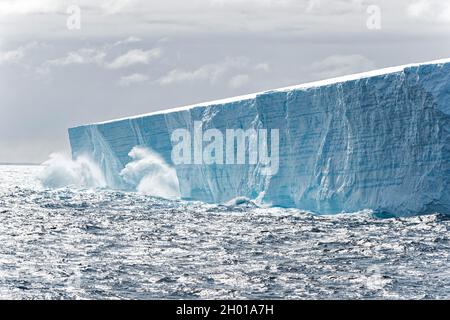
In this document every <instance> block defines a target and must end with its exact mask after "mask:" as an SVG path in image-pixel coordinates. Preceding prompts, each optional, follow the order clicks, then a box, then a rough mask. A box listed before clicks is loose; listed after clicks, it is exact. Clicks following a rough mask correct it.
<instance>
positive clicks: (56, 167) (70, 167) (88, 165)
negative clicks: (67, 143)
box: [39, 153, 106, 188]
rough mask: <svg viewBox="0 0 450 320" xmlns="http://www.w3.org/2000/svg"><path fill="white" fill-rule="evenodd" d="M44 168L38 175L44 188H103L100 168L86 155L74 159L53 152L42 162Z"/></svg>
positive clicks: (103, 179) (104, 184) (103, 180)
mask: <svg viewBox="0 0 450 320" xmlns="http://www.w3.org/2000/svg"><path fill="white" fill-rule="evenodd" d="M43 166H44V169H43V170H42V172H41V173H40V175H39V180H40V182H41V184H42V185H43V186H44V187H46V188H62V187H67V186H73V187H81V188H104V187H106V181H105V178H104V176H103V174H102V172H101V170H100V168H99V167H98V166H97V165H96V164H95V163H94V162H93V161H92V160H90V159H89V158H88V157H87V156H80V157H78V158H76V159H74V160H72V159H71V158H69V157H67V156H65V155H63V154H60V153H53V154H51V155H50V158H49V160H47V161H45V162H44V163H43Z"/></svg>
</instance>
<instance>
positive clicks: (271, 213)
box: [0, 165, 450, 299]
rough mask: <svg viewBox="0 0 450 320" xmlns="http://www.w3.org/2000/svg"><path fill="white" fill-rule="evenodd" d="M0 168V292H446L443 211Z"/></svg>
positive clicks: (187, 295)
mask: <svg viewBox="0 0 450 320" xmlns="http://www.w3.org/2000/svg"><path fill="white" fill-rule="evenodd" d="M42 170H43V167H42V166H10V165H5V166H0V298H2V299H299V298H301V299H383V298H385V299H410V298H411V299H448V298H450V259H449V253H450V234H449V228H450V217H447V216H445V215H441V214H434V215H429V216H417V217H410V218H390V219H380V218H377V217H374V216H373V214H372V213H371V212H370V211H369V210H365V211H361V212H356V213H349V214H340V215H335V216H321V215H315V214H312V213H310V212H303V211H301V210H297V209H282V208H262V207H258V206H256V205H254V204H253V203H251V202H242V203H240V204H239V202H236V203H235V204H229V205H214V204H205V203H201V202H188V201H181V200H164V199H162V198H156V197H150V196H147V195H144V194H140V193H137V192H122V191H117V190H109V189H107V188H80V187H73V186H65V187H62V188H54V189H49V188H44V187H43V186H42V185H41V183H40V180H39V176H40V174H41V173H42Z"/></svg>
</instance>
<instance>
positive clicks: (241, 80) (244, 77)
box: [228, 74, 250, 89]
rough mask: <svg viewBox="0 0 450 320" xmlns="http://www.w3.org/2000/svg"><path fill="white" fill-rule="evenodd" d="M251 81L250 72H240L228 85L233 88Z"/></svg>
mask: <svg viewBox="0 0 450 320" xmlns="http://www.w3.org/2000/svg"><path fill="white" fill-rule="evenodd" d="M249 82H250V76H249V75H248V74H238V75H237V76H234V77H233V78H231V79H230V81H228V85H229V86H230V87H231V88H234V89H237V88H240V87H243V86H244V85H246V84H247V83H249Z"/></svg>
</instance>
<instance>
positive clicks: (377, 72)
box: [92, 58, 450, 125]
mask: <svg viewBox="0 0 450 320" xmlns="http://www.w3.org/2000/svg"><path fill="white" fill-rule="evenodd" d="M446 63H450V58H447V59H440V60H434V61H428V62H421V63H411V64H406V65H401V66H396V67H388V68H383V69H377V70H372V71H368V72H363V73H355V74H351V75H346V76H341V77H336V78H330V79H325V80H319V81H314V82H308V83H303V84H299V85H293V86H289V87H284V88H278V89H274V90H266V91H261V92H257V93H251V94H247V95H242V96H235V97H232V98H225V99H220V100H213V101H207V102H201V103H196V104H191V105H187V106H181V107H176V108H170V109H165V110H158V111H154V112H150V113H145V114H139V115H135V116H129V117H123V118H117V119H112V120H107V121H102V122H96V123H92V125H99V124H106V123H111V122H115V121H122V120H128V119H136V118H142V117H148V116H154V115H159V114H166V113H172V112H179V111H185V110H189V109H192V108H197V107H206V106H214V105H222V104H228V103H232V102H236V101H242V100H251V99H255V98H256V97H257V96H258V95H262V94H265V93H273V92H286V91H292V90H301V89H309V88H315V87H321V86H326V85H331V84H337V83H343V82H347V81H353V80H358V79H366V78H372V77H377V76H381V75H385V74H392V73H397V72H402V71H403V70H405V69H407V68H412V67H419V66H424V65H433V64H446Z"/></svg>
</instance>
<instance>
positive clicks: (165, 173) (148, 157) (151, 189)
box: [120, 147, 181, 200]
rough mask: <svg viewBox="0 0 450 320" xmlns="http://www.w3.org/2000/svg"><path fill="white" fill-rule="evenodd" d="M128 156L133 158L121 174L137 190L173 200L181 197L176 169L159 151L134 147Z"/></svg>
mask: <svg viewBox="0 0 450 320" xmlns="http://www.w3.org/2000/svg"><path fill="white" fill-rule="evenodd" d="M128 156H129V157H130V158H131V159H133V160H132V161H131V162H129V163H128V164H127V165H126V166H125V168H124V169H123V170H122V171H121V172H120V176H121V177H122V179H123V180H124V181H125V182H126V183H127V184H128V185H130V186H131V187H132V188H134V189H135V190H136V191H137V192H139V193H142V194H145V195H150V196H154V197H161V198H165V199H171V200H173V199H179V198H180V197H181V195H180V187H179V182H178V177H177V173H176V170H175V169H174V168H172V167H171V166H169V165H168V164H167V163H166V162H165V161H164V159H163V158H161V157H160V156H159V155H158V154H157V153H155V152H153V151H151V150H149V149H147V148H144V147H134V148H133V149H132V150H131V151H130V153H129V154H128Z"/></svg>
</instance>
